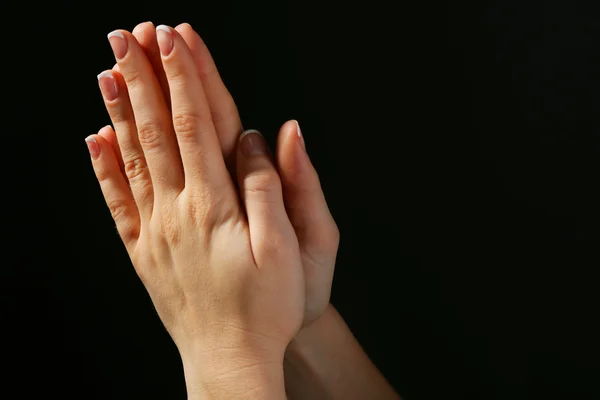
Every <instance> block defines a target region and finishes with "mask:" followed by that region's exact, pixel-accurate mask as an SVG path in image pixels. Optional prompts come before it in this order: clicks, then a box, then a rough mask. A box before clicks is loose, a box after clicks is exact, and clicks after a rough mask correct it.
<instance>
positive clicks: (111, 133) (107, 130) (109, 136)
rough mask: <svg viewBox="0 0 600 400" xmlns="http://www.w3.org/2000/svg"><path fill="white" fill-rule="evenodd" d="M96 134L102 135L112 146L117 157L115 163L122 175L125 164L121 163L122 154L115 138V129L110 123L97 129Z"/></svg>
mask: <svg viewBox="0 0 600 400" xmlns="http://www.w3.org/2000/svg"><path fill="white" fill-rule="evenodd" d="M98 135H100V136H102V137H103V138H104V139H106V141H107V142H108V143H109V144H110V147H112V149H113V152H114V154H115V157H116V159H117V163H118V164H119V169H120V170H121V173H122V174H123V176H124V177H126V176H127V175H126V174H125V165H123V156H122V155H121V148H120V147H119V141H118V140H117V134H116V133H115V130H114V129H113V128H112V126H110V125H106V126H105V127H104V128H102V129H100V130H99V131H98Z"/></svg>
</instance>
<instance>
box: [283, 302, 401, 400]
mask: <svg viewBox="0 0 600 400" xmlns="http://www.w3.org/2000/svg"><path fill="white" fill-rule="evenodd" d="M284 371H285V386H286V390H287V393H288V397H289V399H290V400H303V399H311V400H325V399H344V400H353V399H357V400H359V399H378V400H388V399H389V400H398V399H399V396H398V394H396V392H395V391H394V389H393V388H392V387H391V386H390V385H389V383H388V382H387V381H386V380H385V378H384V377H383V375H382V374H381V373H380V372H379V370H378V369H377V368H376V367H375V365H374V364H373V363H372V362H371V360H369V358H368V356H367V354H366V353H365V352H364V351H363V349H362V348H361V346H360V344H359V343H358V342H357V341H356V339H355V338H354V336H353V335H352V332H351V331H350V329H349V328H348V326H347V325H346V323H345V322H344V320H343V319H342V317H341V316H340V315H339V314H338V312H337V311H336V310H335V309H334V308H333V306H331V305H329V307H328V308H327V310H326V311H325V313H324V314H323V316H322V317H321V318H320V319H319V320H317V321H315V322H314V323H313V324H312V325H310V326H309V327H307V328H305V329H303V330H302V331H301V332H300V333H299V334H298V335H297V336H296V338H294V340H293V341H292V343H290V345H289V346H288V348H287V351H286V354H285V360H284Z"/></svg>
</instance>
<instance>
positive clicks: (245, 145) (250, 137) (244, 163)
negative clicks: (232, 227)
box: [236, 129, 293, 257]
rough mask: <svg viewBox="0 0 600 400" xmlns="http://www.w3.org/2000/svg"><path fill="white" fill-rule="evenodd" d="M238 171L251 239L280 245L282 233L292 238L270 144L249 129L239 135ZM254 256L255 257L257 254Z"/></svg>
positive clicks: (291, 230) (256, 132)
mask: <svg viewBox="0 0 600 400" xmlns="http://www.w3.org/2000/svg"><path fill="white" fill-rule="evenodd" d="M236 168H237V178H238V183H239V187H240V194H241V197H242V201H243V202H244V205H245V207H246V214H247V217H248V225H249V227H250V237H251V238H266V239H267V240H269V241H271V242H273V243H276V242H277V240H276V238H277V237H280V236H279V234H283V235H288V237H292V236H293V229H292V225H291V224H290V221H289V219H288V217H287V214H286V212H285V207H284V205H283V196H282V192H281V181H280V180H279V175H278V173H277V170H276V169H275V165H274V164H273V162H272V161H271V157H270V154H269V150H268V147H267V143H266V141H265V140H264V138H263V137H262V135H261V134H260V133H259V132H258V131H256V130H254V129H250V130H247V131H245V132H244V133H242V135H241V136H240V139H239V145H238V148H237V160H236ZM253 249H254V247H253ZM254 254H255V257H256V252H255V253H254Z"/></svg>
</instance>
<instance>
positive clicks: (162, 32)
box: [156, 25, 173, 57]
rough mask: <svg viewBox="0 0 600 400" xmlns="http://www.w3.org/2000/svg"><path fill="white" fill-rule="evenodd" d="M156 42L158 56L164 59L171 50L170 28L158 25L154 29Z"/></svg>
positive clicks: (171, 37) (171, 36)
mask: <svg viewBox="0 0 600 400" xmlns="http://www.w3.org/2000/svg"><path fill="white" fill-rule="evenodd" d="M156 41H157V42H158V47H159V49H160V54H162V55H163V56H164V57H166V56H168V55H169V54H171V51H172V50H173V32H171V28H169V27H168V26H166V25H159V26H157V27H156Z"/></svg>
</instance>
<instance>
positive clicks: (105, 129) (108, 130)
mask: <svg viewBox="0 0 600 400" xmlns="http://www.w3.org/2000/svg"><path fill="white" fill-rule="evenodd" d="M113 133H114V130H113V128H112V126H110V125H106V126H104V127H102V128H100V130H99V131H98V135H100V136H103V137H104V138H106V137H107V136H108V135H112V134H113Z"/></svg>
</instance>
